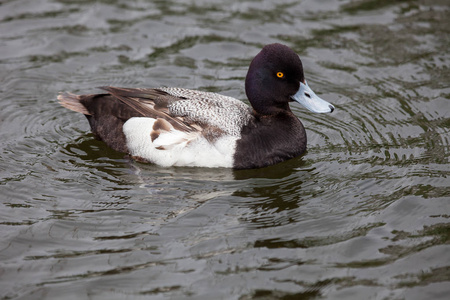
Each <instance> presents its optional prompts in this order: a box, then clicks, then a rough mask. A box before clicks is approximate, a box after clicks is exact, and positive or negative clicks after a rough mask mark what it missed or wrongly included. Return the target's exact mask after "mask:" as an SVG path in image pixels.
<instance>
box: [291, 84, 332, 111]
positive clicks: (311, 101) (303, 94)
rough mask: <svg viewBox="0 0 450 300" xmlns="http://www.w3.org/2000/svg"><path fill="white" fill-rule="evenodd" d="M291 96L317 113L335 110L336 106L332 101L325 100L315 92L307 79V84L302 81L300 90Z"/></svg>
mask: <svg viewBox="0 0 450 300" xmlns="http://www.w3.org/2000/svg"><path fill="white" fill-rule="evenodd" d="M291 98H292V99H293V100H295V101H297V102H298V103H300V104H301V105H303V106H304V107H306V108H307V109H309V110H310V111H312V112H315V113H330V112H333V110H334V106H333V105H332V104H331V103H329V102H327V101H325V100H323V99H322V98H320V97H319V96H317V95H316V93H314V92H313V90H312V89H311V88H310V87H309V86H308V83H307V82H306V80H305V84H303V82H300V88H299V89H298V92H297V93H296V94H295V95H294V96H292V97H291Z"/></svg>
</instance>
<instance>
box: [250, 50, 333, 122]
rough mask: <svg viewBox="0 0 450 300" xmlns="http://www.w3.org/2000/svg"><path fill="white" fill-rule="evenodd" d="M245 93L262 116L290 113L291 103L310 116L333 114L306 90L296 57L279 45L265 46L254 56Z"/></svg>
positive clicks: (322, 102)
mask: <svg viewBox="0 0 450 300" xmlns="http://www.w3.org/2000/svg"><path fill="white" fill-rule="evenodd" d="M245 92H246V94H247V97H248V100H249V101H250V102H251V104H252V106H253V108H254V109H255V111H256V112H258V113H260V114H263V115H271V114H276V113H278V112H280V111H281V110H289V102H291V101H297V102H298V103H300V104H302V105H303V106H305V107H306V108H307V109H309V110H310V111H312V112H317V113H329V112H332V111H333V110H334V106H333V105H331V104H330V103H328V102H327V101H325V100H323V99H321V98H320V97H318V96H317V95H316V94H315V93H314V92H313V91H312V90H311V88H310V87H309V86H308V84H307V82H306V80H305V75H304V74H303V66H302V62H301V60H300V58H299V57H298V55H297V54H296V53H295V52H294V51H293V50H292V49H290V48H289V47H287V46H285V45H282V44H270V45H267V46H265V47H264V48H263V49H262V50H261V52H259V53H258V55H256V56H255V58H254V59H253V61H252V62H251V64H250V67H249V69H248V73H247V77H246V79H245Z"/></svg>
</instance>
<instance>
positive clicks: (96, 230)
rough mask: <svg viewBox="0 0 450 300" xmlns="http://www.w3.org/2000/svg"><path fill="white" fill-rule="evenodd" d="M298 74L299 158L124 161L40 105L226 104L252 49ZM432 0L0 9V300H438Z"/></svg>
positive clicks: (444, 225)
mask: <svg viewBox="0 0 450 300" xmlns="http://www.w3.org/2000/svg"><path fill="white" fill-rule="evenodd" d="M272 42H281V43H284V44H286V45H288V46H290V47H291V48H293V49H294V50H295V51H296V52H297V53H299V55H300V56H301V58H302V61H303V65H304V68H305V72H306V78H307V80H308V83H309V84H310V86H311V87H312V88H313V89H314V90H315V92H316V93H318V94H319V95H320V96H321V97H322V98H324V99H326V100H328V101H330V102H331V103H333V104H334V105H335V106H336V111H335V112H334V113H333V114H330V115H317V114H310V113H309V112H307V111H306V110H304V109H303V108H301V107H299V106H296V105H294V106H293V111H294V112H295V113H296V115H297V116H298V117H299V118H300V119H301V120H302V122H303V123H304V125H305V127H306V128H307V134H308V139H309V141H308V142H309V150H308V153H307V154H306V155H304V156H303V157H300V158H297V159H294V160H291V161H288V162H285V163H282V164H279V165H276V166H272V167H268V168H264V169H260V170H249V171H232V170H228V169H202V168H169V169H164V168H161V167H158V166H154V165H150V164H141V163H137V162H134V161H130V160H128V159H127V158H125V157H124V156H123V155H122V154H121V153H117V152H114V151H112V150H110V149H108V148H107V147H106V146H105V145H104V144H103V143H102V142H99V141H97V140H95V139H94V137H93V136H92V135H91V134H90V133H89V127H88V124H87V122H86V120H85V118H84V117H83V116H82V115H79V114H75V113H73V112H71V111H68V110H66V109H64V108H62V107H60V106H58V105H57V103H56V95H57V94H58V92H60V91H71V92H75V93H89V92H96V91H97V90H96V89H95V87H97V86H103V85H114V86H128V87H158V86H178V87H184V88H193V89H200V90H207V91H214V92H220V93H223V94H225V95H228V96H233V97H236V98H238V99H242V100H245V91H244V85H243V82H244V78H245V75H246V71H247V67H248V64H249V62H250V60H251V59H252V58H253V56H254V55H255V54H256V53H257V52H258V51H259V50H260V49H261V48H262V46H263V45H265V44H268V43H272ZM449 48H450V7H449V3H448V1H444V0H441V1H440V0H410V1H383V0H379V1H375V0H366V1H363V0H354V1H350V0H342V1H339V0H322V1H313V0H310V1H292V0H290V1H288V0H277V1H268V0H262V1H256V0H253V1H250V0H247V1H240V2H237V1H226V0H220V1H206V0H204V1H185V0H178V1H143V0H142V1H120V0H115V1H113V0H111V1H108V0H103V1H70V0H59V1H58V0H55V1H50V0H11V1H0V138H1V144H0V195H1V196H0V197H1V201H0V299H239V300H245V299H448V295H449V294H450V221H449V218H450V178H449V176H450V164H449V158H450V52H449V50H448V49H449Z"/></svg>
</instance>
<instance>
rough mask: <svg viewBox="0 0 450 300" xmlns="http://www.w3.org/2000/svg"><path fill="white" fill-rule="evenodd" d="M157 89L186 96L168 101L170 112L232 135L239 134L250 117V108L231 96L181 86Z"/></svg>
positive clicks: (178, 95)
mask: <svg viewBox="0 0 450 300" xmlns="http://www.w3.org/2000/svg"><path fill="white" fill-rule="evenodd" d="M159 89H160V90H162V91H165V92H167V93H169V94H170V95H173V96H176V97H183V98H186V100H178V101H174V102H172V103H170V104H169V106H168V108H169V112H170V114H172V115H175V116H182V117H187V118H189V119H191V120H192V121H196V122H200V123H206V124H210V125H212V126H216V127H219V128H220V129H222V130H223V131H225V132H226V133H228V134H230V135H233V136H240V132H241V129H242V127H243V126H244V125H245V124H247V123H248V122H249V120H250V119H251V118H252V114H251V112H252V110H251V108H250V107H249V106H248V105H246V104H245V103H244V102H242V101H239V100H237V99H235V98H232V97H228V96H223V95H219V94H216V93H211V92H202V91H196V90H189V89H183V88H170V87H163V88H159Z"/></svg>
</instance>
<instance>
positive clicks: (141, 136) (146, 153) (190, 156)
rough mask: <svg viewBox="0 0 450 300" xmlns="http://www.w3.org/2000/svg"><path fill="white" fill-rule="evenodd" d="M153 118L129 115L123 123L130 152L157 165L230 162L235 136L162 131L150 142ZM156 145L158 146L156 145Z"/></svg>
mask: <svg viewBox="0 0 450 300" xmlns="http://www.w3.org/2000/svg"><path fill="white" fill-rule="evenodd" d="M155 121H156V119H153V118H131V119H129V120H128V121H127V122H125V124H124V125H123V132H124V134H125V137H126V139H127V146H128V150H129V151H130V154H131V155H133V156H139V157H142V158H144V159H146V160H148V161H150V162H152V163H155V164H157V165H160V166H164V167H169V166H192V167H210V168H215V167H225V168H231V167H232V166H233V154H234V151H235V148H236V140H237V137H234V136H224V137H222V138H219V139H217V140H216V141H215V142H214V143H210V142H209V141H208V140H206V139H205V138H204V137H203V136H202V135H201V133H200V132H194V133H186V132H182V131H179V130H175V129H173V128H172V129H171V130H170V131H163V132H161V134H160V135H159V137H158V138H157V139H155V140H154V141H153V142H152V139H151V137H150V133H151V132H152V131H153V124H154V123H155ZM158 148H159V149H158Z"/></svg>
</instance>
